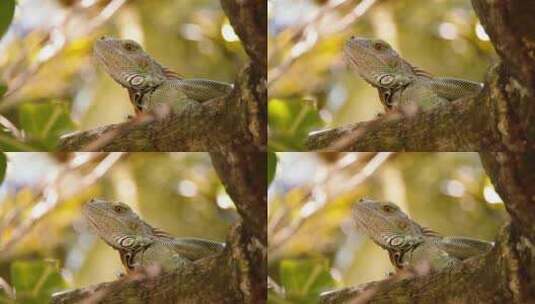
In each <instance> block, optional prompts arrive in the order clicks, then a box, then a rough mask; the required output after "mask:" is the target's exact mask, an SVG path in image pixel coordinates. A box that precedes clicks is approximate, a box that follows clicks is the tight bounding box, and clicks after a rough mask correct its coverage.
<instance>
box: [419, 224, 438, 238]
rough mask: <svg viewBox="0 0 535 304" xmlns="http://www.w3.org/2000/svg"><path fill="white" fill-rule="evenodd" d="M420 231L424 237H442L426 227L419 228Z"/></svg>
mask: <svg viewBox="0 0 535 304" xmlns="http://www.w3.org/2000/svg"><path fill="white" fill-rule="evenodd" d="M420 229H422V233H423V234H424V235H425V236H430V237H442V235H440V234H439V233H438V232H435V231H433V230H431V229H429V228H427V227H423V226H420Z"/></svg>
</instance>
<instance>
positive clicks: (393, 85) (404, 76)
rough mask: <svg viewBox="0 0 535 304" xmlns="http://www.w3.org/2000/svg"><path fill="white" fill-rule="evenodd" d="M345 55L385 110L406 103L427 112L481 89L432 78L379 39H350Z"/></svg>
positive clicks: (464, 82)
mask: <svg viewBox="0 0 535 304" xmlns="http://www.w3.org/2000/svg"><path fill="white" fill-rule="evenodd" d="M344 56H345V58H346V60H347V62H348V64H349V65H350V67H351V68H353V69H354V70H355V71H356V72H357V73H358V74H359V75H360V77H362V78H363V79H364V80H365V81H367V82H368V83H369V84H371V85H372V86H373V87H375V88H377V90H378V92H379V98H380V100H381V103H382V104H383V106H384V107H385V110H386V111H389V110H392V109H399V107H402V106H404V105H409V104H411V105H412V104H416V105H417V106H418V107H419V108H421V109H429V108H431V107H434V106H437V105H441V104H445V103H447V102H449V101H451V100H455V99H458V98H461V97H464V96H467V95H471V94H477V93H479V92H480V91H481V89H482V87H483V85H482V84H481V83H478V82H473V81H469V80H463V79H456V78H442V77H433V76H432V75H431V74H429V73H427V72H425V71H423V70H421V69H419V68H417V67H414V66H413V65H411V64H410V63H408V62H407V61H405V60H404V59H403V58H401V57H400V56H399V54H398V53H397V52H396V51H395V50H394V49H392V47H391V46H390V45H389V44H388V43H386V42H385V41H383V40H381V39H367V38H359V37H351V38H350V39H349V40H348V41H347V42H346V45H345V47H344Z"/></svg>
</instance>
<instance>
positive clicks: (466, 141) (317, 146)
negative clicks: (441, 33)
mask: <svg viewBox="0 0 535 304" xmlns="http://www.w3.org/2000/svg"><path fill="white" fill-rule="evenodd" d="M489 107H490V105H489V104H488V103H487V100H486V98H484V95H483V96H474V97H470V98H464V99H460V100H457V101H455V102H452V103H450V104H448V105H446V106H443V107H438V108H435V109H432V110H430V111H425V112H417V113H415V114H413V115H404V114H392V115H390V114H389V115H386V116H384V117H382V118H378V119H376V120H373V121H368V122H361V123H357V124H354V125H351V126H347V127H341V128H335V129H329V130H325V131H320V132H317V133H314V134H312V135H310V136H309V138H308V141H307V143H306V145H307V147H308V148H309V149H311V150H323V151H333V150H334V151H489V150H490V151H496V150H500V143H499V141H498V138H496V136H494V132H493V129H492V126H491V125H490V124H489V123H488V122H489V113H488V112H489V111H488V108H489ZM485 109H487V111H485Z"/></svg>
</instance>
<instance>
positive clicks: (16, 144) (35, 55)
mask: <svg viewBox="0 0 535 304" xmlns="http://www.w3.org/2000/svg"><path fill="white" fill-rule="evenodd" d="M13 1H14V0H5V1H0V11H4V13H0V37H2V30H3V27H4V25H9V27H7V28H6V33H5V35H4V36H3V38H2V39H1V40H0V115H2V117H0V125H1V126H3V127H7V130H3V131H2V132H0V148H3V149H2V150H4V151H5V150H8V151H19V150H31V149H33V150H43V149H46V150H50V149H51V148H53V147H54V146H55V144H56V143H57V138H58V137H59V135H61V134H65V133H66V132H68V131H73V130H86V129H90V128H94V127H97V126H102V125H107V124H110V123H118V122H124V121H126V119H127V117H128V116H129V115H132V114H133V108H132V106H131V104H130V102H129V99H128V93H127V91H126V90H125V89H124V88H123V87H121V86H120V85H119V84H117V83H115V82H114V81H113V80H112V79H111V78H110V77H109V76H108V75H107V74H106V73H105V72H104V71H103V69H100V68H99V66H98V65H97V63H96V61H95V60H93V58H92V46H93V42H94V41H95V39H96V38H98V37H100V36H102V35H108V36H113V37H118V38H130V39H134V40H136V41H138V42H139V43H140V44H141V45H142V46H143V47H144V49H145V50H146V51H147V52H148V53H149V54H150V55H151V56H152V57H154V58H155V59H156V60H158V61H159V62H160V63H161V64H162V65H164V66H166V67H167V68H169V69H171V70H173V71H175V72H177V73H179V74H181V75H183V76H184V77H186V78H209V79H214V80H219V81H225V82H233V80H234V77H235V75H236V74H237V73H238V70H239V68H240V67H241V66H242V63H243V60H244V59H245V58H246V56H245V53H244V52H243V50H242V47H241V45H240V41H239V39H238V37H237V36H236V34H235V33H234V31H233V29H232V27H231V26H230V24H229V21H228V19H227V18H226V16H225V14H224V13H223V11H222V9H221V7H220V4H219V1H218V0H188V1H186V0H159V1H152V0H138V1H126V0H79V1H76V0H19V1H17V3H18V4H17V5H16V6H15V12H14V17H13V20H12V22H11V24H10V23H9V22H7V23H6V20H7V19H8V18H7V16H6V15H5V14H6V12H7V10H8V8H9V3H11V2H13ZM4 92H5V96H4V97H3V98H2V95H3V94H4ZM6 121H7V122H6ZM9 122H11V123H9ZM46 126H50V127H48V128H47V129H45V127H46ZM2 129H4V128H2ZM43 129H45V130H46V132H44V131H43ZM23 132H24V136H25V138H26V139H27V140H26V141H25V143H26V145H24V144H22V143H21V141H22V140H20V139H21V138H22V137H23V135H21V133H23Z"/></svg>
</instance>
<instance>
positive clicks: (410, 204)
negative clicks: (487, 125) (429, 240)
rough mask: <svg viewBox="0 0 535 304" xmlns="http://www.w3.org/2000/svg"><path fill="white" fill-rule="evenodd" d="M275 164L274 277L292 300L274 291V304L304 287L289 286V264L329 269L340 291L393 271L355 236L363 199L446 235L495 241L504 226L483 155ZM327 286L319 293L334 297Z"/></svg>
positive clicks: (313, 158) (339, 156)
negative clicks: (387, 204)
mask: <svg viewBox="0 0 535 304" xmlns="http://www.w3.org/2000/svg"><path fill="white" fill-rule="evenodd" d="M277 156H278V159H279V160H278V165H277V174H276V176H275V179H274V180H273V182H272V183H271V186H270V188H269V194H268V197H269V199H268V204H269V205H268V207H269V208H268V238H269V248H268V269H269V274H270V277H271V278H272V279H273V280H274V281H275V282H276V283H277V284H278V285H280V287H282V288H284V290H285V292H286V293H285V294H284V293H277V292H275V291H274V290H271V291H270V295H271V296H272V299H274V300H273V302H272V303H287V302H285V300H289V298H290V297H291V294H293V293H291V292H289V291H288V288H289V287H288V286H287V282H288V281H290V282H291V280H293V279H295V280H300V274H298V272H296V273H295V274H294V275H295V276H296V278H292V275H289V276H290V278H284V275H283V271H282V269H283V268H284V267H285V265H286V263H297V262H298V261H303V263H305V264H306V265H308V264H309V263H312V264H313V265H312V266H307V267H319V269H322V267H327V266H325V265H330V266H328V269H327V270H326V273H328V274H329V276H332V278H333V279H334V280H335V284H336V286H353V285H357V284H360V283H364V282H369V281H373V280H381V279H384V278H385V277H386V274H387V273H389V272H392V271H394V269H393V267H392V266H391V265H390V261H389V258H388V254H387V252H386V251H384V250H383V249H381V248H380V247H379V246H377V245H375V244H374V243H373V242H372V241H371V240H370V239H369V238H368V237H367V236H365V235H363V234H361V233H359V232H358V231H357V230H356V229H355V226H354V222H353V219H352V217H351V206H352V204H354V203H355V202H357V201H358V200H359V199H360V198H363V197H368V198H372V199H376V200H388V201H392V202H394V203H395V204H397V205H399V206H400V207H401V208H402V209H403V210H404V211H405V212H406V213H407V214H408V215H409V216H410V217H411V218H412V219H414V220H415V221H416V222H418V223H419V224H421V225H423V226H425V227H429V228H431V229H432V230H434V231H437V232H438V233H441V234H443V235H458V236H467V237H473V238H479V239H484V240H493V239H494V238H495V235H496V233H497V231H498V229H499V227H500V226H501V225H502V224H503V223H504V222H505V220H506V213H505V210H504V208H503V204H502V203H501V201H500V198H499V196H498V195H497V194H496V192H495V191H494V188H493V186H492V185H491V183H490V180H489V178H488V177H487V176H486V175H485V172H484V170H483V168H482V166H481V164H480V161H479V158H478V155H477V153H397V154H389V153H379V154H376V153H363V152H361V153H277ZM322 258H323V259H327V261H328V262H325V261H324V260H322ZM314 261H315V262H314ZM290 265H291V264H290ZM314 265H315V266H314ZM285 275H288V274H287V273H286V274H285ZM327 285H328V284H325V285H323V284H322V286H323V288H322V289H321V290H320V291H325V290H328V289H329V288H328V286H327ZM317 291H318V290H315V291H310V294H308V293H304V294H300V296H302V297H304V298H306V297H307V296H314V295H317ZM297 294H299V292H297ZM308 303H314V302H308Z"/></svg>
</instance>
